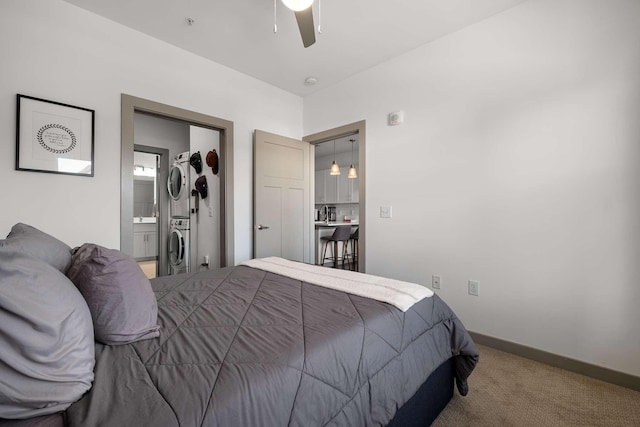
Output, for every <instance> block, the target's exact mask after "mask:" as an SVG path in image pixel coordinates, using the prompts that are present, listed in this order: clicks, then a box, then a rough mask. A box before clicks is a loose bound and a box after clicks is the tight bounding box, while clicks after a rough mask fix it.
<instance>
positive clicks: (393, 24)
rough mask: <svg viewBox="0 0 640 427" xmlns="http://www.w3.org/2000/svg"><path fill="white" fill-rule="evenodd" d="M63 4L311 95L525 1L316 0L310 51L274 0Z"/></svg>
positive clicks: (85, 0) (289, 15)
mask: <svg viewBox="0 0 640 427" xmlns="http://www.w3.org/2000/svg"><path fill="white" fill-rule="evenodd" d="M65 1H66V2H68V3H72V4H75V5H77V6H79V7H81V8H84V9H87V10H89V11H92V12H94V13H97V14H99V15H102V16H104V17H106V18H108V19H111V20H113V21H116V22H119V23H121V24H123V25H126V26H127V27H131V28H133V29H136V30H138V31H141V32H143V33H146V34H148V35H150V36H153V37H155V38H157V39H160V40H164V41H166V42H168V43H170V44H173V45H175V46H178V47H181V48H183V49H185V50H187V51H190V52H193V53H195V54H197V55H200V56H203V57H205V58H209V59H211V60H212V61H215V62H217V63H219V64H222V65H225V66H227V67H229V68H232V69H235V70H237V71H240V72H242V73H244V74H248V75H250V76H253V77H255V78H257V79H259V80H262V81H265V82H267V83H270V84H272V85H274V86H277V87H279V88H282V89H284V90H286V91H289V92H291V93H294V94H296V95H299V96H305V95H308V94H311V93H313V92H315V91H317V90H320V89H322V88H325V87H328V86H330V85H332V84H335V83H337V82H339V81H341V80H343V79H346V78H347V77H350V76H352V75H354V74H357V73H358V72H360V71H363V70H366V69H367V68H371V67H373V66H375V65H377V64H380V63H382V62H384V61H387V60H389V59H391V58H394V57H396V56H399V55H401V54H403V53H405V52H408V51H410V50H412V49H415V48H417V47H418V46H420V45H423V44H425V43H428V42H430V41H432V40H435V39H437V38H439V37H442V36H444V35H446V34H450V33H452V32H455V31H457V30H459V29H461V28H463V27H465V26H468V25H472V24H474V23H476V22H478V21H481V20H483V19H486V18H488V17H490V16H492V15H494V14H496V13H499V12H502V11H504V10H506V9H508V8H510V7H513V6H514V5H516V4H518V3H522V2H523V1H525V0H315V3H314V5H313V8H314V10H313V13H314V20H315V25H316V27H317V25H318V16H319V12H318V7H319V6H320V7H321V9H322V10H321V14H322V16H321V24H322V33H321V34H316V43H315V44H314V45H312V46H311V47H309V48H307V49H305V48H304V47H303V46H302V41H301V39H300V33H299V32H298V27H297V24H296V21H295V17H294V14H293V12H291V11H290V10H289V9H287V8H286V7H285V6H284V5H283V4H282V2H281V1H280V0H276V2H277V27H278V32H277V33H275V34H274V32H273V24H274V10H273V9H274V8H273V6H274V0H226V1H223V0H186V1H176V0H136V1H131V0H110V1H104V0H65ZM319 2H321V3H320V4H319ZM187 18H191V19H193V20H194V22H193V25H189V23H188V22H187ZM309 76H313V77H315V78H317V80H318V82H317V83H316V84H315V85H313V86H307V85H305V84H304V81H305V78H306V77H309Z"/></svg>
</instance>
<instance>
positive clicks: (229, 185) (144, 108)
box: [120, 93, 235, 267]
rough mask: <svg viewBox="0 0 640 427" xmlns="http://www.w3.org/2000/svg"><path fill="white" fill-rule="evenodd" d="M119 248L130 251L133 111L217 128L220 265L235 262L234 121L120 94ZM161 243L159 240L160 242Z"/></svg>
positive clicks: (131, 236) (125, 251)
mask: <svg viewBox="0 0 640 427" xmlns="http://www.w3.org/2000/svg"><path fill="white" fill-rule="evenodd" d="M120 102H121V121H120V126H121V129H120V131H121V151H120V161H121V171H120V250H121V251H122V252H124V253H126V254H128V255H133V221H132V218H133V151H134V150H133V147H134V133H133V128H134V115H135V113H136V112H138V113H144V114H150V115H153V116H156V117H160V118H164V119H169V120H178V121H181V122H186V123H188V124H191V125H195V126H200V127H204V128H209V129H214V130H217V131H218V132H220V157H219V161H220V172H219V176H220V239H221V243H222V244H221V250H220V266H221V267H226V266H232V265H235V253H234V251H235V247H234V215H233V122H231V121H228V120H224V119H220V118H217V117H213V116H208V115H206V114H202V113H197V112H195V111H189V110H184V109H182V108H178V107H173V106H171V105H167V104H162V103H159V102H155V101H150V100H148V99H144V98H138V97H135V96H131V95H127V94H124V93H123V94H122V95H121V99H120ZM160 245H162V243H160Z"/></svg>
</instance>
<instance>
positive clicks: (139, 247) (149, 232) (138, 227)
mask: <svg viewBox="0 0 640 427" xmlns="http://www.w3.org/2000/svg"><path fill="white" fill-rule="evenodd" d="M157 256H158V233H157V231H156V224H155V223H151V224H133V257H134V258H135V259H148V258H155V257H157Z"/></svg>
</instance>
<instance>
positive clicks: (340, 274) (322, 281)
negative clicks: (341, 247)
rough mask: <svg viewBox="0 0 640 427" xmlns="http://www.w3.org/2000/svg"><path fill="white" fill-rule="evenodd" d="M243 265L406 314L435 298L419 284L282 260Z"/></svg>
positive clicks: (275, 259)
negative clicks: (373, 300) (377, 303)
mask: <svg viewBox="0 0 640 427" xmlns="http://www.w3.org/2000/svg"><path fill="white" fill-rule="evenodd" d="M241 264H242V265H246V266H248V267H252V268H257V269H259V270H264V271H269V272H271V273H276V274H280V275H282V276H286V277H290V278H292V279H296V280H300V281H303V282H307V283H311V284H314V285H318V286H323V287H325V288H329V289H335V290H337V291H342V292H346V293H348V294H353V295H358V296H361V297H365V298H371V299H375V300H377V301H382V302H386V303H389V304H391V305H393V306H395V307H398V308H399V309H400V310H402V311H407V310H408V309H409V308H410V307H411V306H412V305H413V304H415V303H417V302H418V301H420V300H422V299H423V298H428V297H431V296H433V292H432V291H431V289H429V288H426V287H424V286H421V285H418V284H415V283H409V282H402V281H400V280H393V279H387V278H385V277H379V276H372V275H370V274H364V273H356V272H354V271H349V270H339V269H335V268H326V267H320V266H317V265H310V264H303V263H301V262H295V261H289V260H286V259H282V258H278V257H269V258H258V259H252V260H249V261H245V262H243V263H241Z"/></svg>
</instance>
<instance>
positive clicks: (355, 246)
mask: <svg viewBox="0 0 640 427" xmlns="http://www.w3.org/2000/svg"><path fill="white" fill-rule="evenodd" d="M359 232H360V227H358V228H356V231H354V232H353V234H352V235H351V236H350V237H349V241H350V242H351V259H353V269H354V270H355V271H360V269H359V266H358V252H359V251H360V244H359V243H358V237H359Z"/></svg>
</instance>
